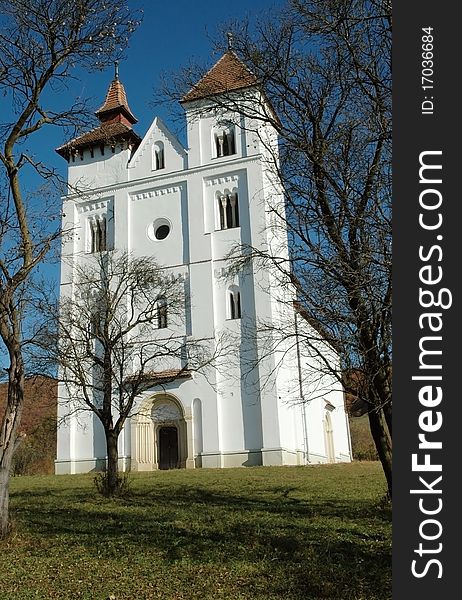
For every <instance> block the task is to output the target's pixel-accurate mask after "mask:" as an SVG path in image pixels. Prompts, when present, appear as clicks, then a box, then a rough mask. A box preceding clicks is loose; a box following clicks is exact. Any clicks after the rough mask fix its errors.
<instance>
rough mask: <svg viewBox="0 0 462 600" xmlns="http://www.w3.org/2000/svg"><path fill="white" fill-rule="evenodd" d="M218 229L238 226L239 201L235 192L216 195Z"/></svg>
mask: <svg viewBox="0 0 462 600" xmlns="http://www.w3.org/2000/svg"><path fill="white" fill-rule="evenodd" d="M218 211H219V215H220V229H231V228H233V227H239V202H238V196H237V192H236V191H234V192H227V193H225V194H220V195H219V196H218Z"/></svg>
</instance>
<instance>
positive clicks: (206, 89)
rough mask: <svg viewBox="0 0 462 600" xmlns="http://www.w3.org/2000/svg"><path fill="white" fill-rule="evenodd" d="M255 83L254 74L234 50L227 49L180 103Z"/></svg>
mask: <svg viewBox="0 0 462 600" xmlns="http://www.w3.org/2000/svg"><path fill="white" fill-rule="evenodd" d="M257 83H258V80H257V77H256V76H255V74H254V73H252V71H251V70H250V69H249V68H248V67H247V65H246V64H245V63H244V62H243V61H242V60H241V59H240V58H239V56H238V55H237V54H236V52H235V51H234V50H232V49H228V50H227V51H226V52H225V53H224V54H223V56H221V57H220V58H219V59H218V60H217V61H216V62H215V64H214V65H213V66H212V67H210V69H209V70H208V71H207V72H206V73H205V74H204V75H203V76H202V77H201V78H200V79H199V81H198V82H197V83H196V84H194V85H193V86H192V88H191V89H190V90H189V91H188V92H187V93H186V94H185V95H184V96H183V98H182V99H181V102H182V103H183V102H189V101H191V100H200V99H202V98H207V97H210V96H215V95H217V94H221V93H223V92H230V91H233V90H239V89H243V88H247V87H251V86H254V85H257Z"/></svg>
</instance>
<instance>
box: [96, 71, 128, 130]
mask: <svg viewBox="0 0 462 600" xmlns="http://www.w3.org/2000/svg"><path fill="white" fill-rule="evenodd" d="M117 113H124V116H125V117H126V118H127V120H128V121H129V122H130V123H131V124H132V125H134V124H135V123H136V122H137V121H138V119H137V118H136V117H135V116H134V114H133V113H132V111H131V110H130V107H129V106H128V101H127V95H126V94H125V88H124V86H123V84H122V82H121V81H120V80H119V78H118V77H116V78H115V79H114V80H113V81H111V84H110V86H109V89H108V91H107V94H106V100H105V101H104V104H103V105H102V106H101V108H99V109H98V110H97V111H96V112H95V115H96V116H97V117H98V118H99V119H100V121H106V120H107V119H111V120H112V118H113V116H114V115H116V114H117Z"/></svg>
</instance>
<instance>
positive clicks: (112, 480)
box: [106, 429, 119, 496]
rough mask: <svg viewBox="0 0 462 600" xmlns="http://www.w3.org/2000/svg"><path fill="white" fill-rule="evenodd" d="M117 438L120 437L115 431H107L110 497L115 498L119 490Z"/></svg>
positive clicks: (108, 490)
mask: <svg viewBox="0 0 462 600" xmlns="http://www.w3.org/2000/svg"><path fill="white" fill-rule="evenodd" d="M117 438H118V436H117V434H116V432H115V431H114V430H113V429H109V430H106V447H107V464H106V478H107V495H108V496H115V495H116V494H117V492H118V488H119V451H118V448H117Z"/></svg>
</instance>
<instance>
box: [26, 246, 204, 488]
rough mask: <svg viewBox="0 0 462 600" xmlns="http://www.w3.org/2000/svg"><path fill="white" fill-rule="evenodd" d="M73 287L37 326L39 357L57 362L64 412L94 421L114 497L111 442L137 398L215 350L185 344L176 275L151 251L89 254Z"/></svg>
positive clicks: (116, 477) (113, 444) (182, 302)
mask: <svg viewBox="0 0 462 600" xmlns="http://www.w3.org/2000/svg"><path fill="white" fill-rule="evenodd" d="M73 289H74V292H73V294H72V295H69V296H67V295H65V296H63V297H62V298H61V301H60V303H59V307H58V308H57V312H55V314H54V318H53V319H52V323H54V324H55V325H57V327H56V326H55V327H54V334H52V335H50V330H48V332H47V334H45V335H44V334H43V332H42V334H41V336H38V338H37V341H38V342H39V343H41V347H42V349H43V350H45V355H44V358H45V360H48V361H50V359H51V360H52V361H53V362H54V363H56V364H58V366H59V373H60V375H59V377H60V380H61V381H63V382H64V383H65V386H66V389H67V394H66V398H65V402H66V408H67V410H68V414H72V413H73V412H74V411H75V412H80V411H85V410H90V411H92V412H93V413H94V414H95V415H96V416H97V417H98V419H99V420H100V421H101V424H102V426H103V429H104V433H105V437H106V448H107V465H106V474H105V478H104V489H103V491H104V493H105V494H107V495H108V496H113V495H115V494H117V493H118V492H119V491H120V486H121V485H123V479H122V478H121V477H120V476H119V473H118V449H117V442H118V438H119V435H120V433H121V431H122V429H123V426H124V424H125V421H126V419H127V418H128V417H130V416H132V415H133V414H135V413H134V411H135V410H136V399H137V397H138V396H139V395H140V393H142V392H144V391H145V390H147V389H150V388H152V387H153V386H155V385H159V383H162V384H165V383H168V382H169V381H173V380H174V379H175V378H177V377H181V376H182V375H185V374H188V373H190V372H191V371H192V370H197V369H199V368H202V369H204V368H205V366H207V365H208V364H209V363H210V362H211V360H212V358H213V353H214V350H213V349H212V350H211V351H210V352H209V344H208V342H207V341H206V340H193V339H192V338H188V341H187V344H186V342H185V336H184V334H183V332H184V327H183V320H184V315H185V302H187V299H186V297H185V294H184V281H183V278H182V276H181V275H177V276H175V275H173V274H171V273H168V272H167V271H166V270H165V269H162V268H161V267H159V266H158V265H157V264H156V262H155V261H154V260H153V259H152V258H148V257H141V258H139V257H138V258H137V257H132V256H130V255H129V254H128V253H126V252H121V253H119V252H117V251H108V252H101V253H97V254H96V255H95V254H94V255H92V256H91V257H87V258H86V260H83V259H82V260H81V261H80V263H79V264H77V265H75V266H74V276H73ZM49 314H50V312H49ZM51 315H53V312H52V311H51ZM60 401H62V399H61V398H60Z"/></svg>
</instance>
